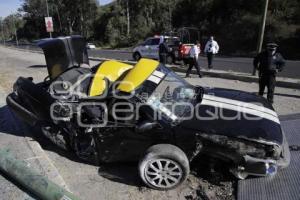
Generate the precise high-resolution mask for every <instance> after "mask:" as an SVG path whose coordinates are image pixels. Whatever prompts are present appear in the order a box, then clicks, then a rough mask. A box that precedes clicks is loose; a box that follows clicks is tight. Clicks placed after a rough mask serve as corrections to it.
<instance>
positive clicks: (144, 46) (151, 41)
mask: <svg viewBox="0 0 300 200" xmlns="http://www.w3.org/2000/svg"><path fill="white" fill-rule="evenodd" d="M159 38H160V36H154V37H150V38H147V39H146V40H145V41H144V42H143V43H141V44H139V45H137V46H136V47H135V48H134V49H133V54H132V57H133V59H134V60H136V61H138V60H140V59H141V58H151V59H157V60H158V58H159V55H158V51H159ZM164 40H165V42H166V43H167V44H168V47H169V49H170V52H169V54H168V56H167V63H168V64H172V63H174V62H176V60H178V58H179V45H180V40H179V38H178V37H171V36H164Z"/></svg>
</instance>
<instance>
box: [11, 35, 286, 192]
mask: <svg viewBox="0 0 300 200" xmlns="http://www.w3.org/2000/svg"><path fill="white" fill-rule="evenodd" d="M70 39H71V40H72V37H71V38H67V41H68V40H70ZM76 39H78V38H76ZM61 40H63V39H62V38H61V39H59V40H56V42H58V46H60V45H61V44H60V43H61ZM53 42H55V41H52V42H50V43H48V44H51V45H50V46H52V45H53ZM52 47H53V46H52ZM44 48H46V49H47V45H46V46H44ZM68 48H69V47H68ZM65 51H66V52H67V54H72V51H71V52H68V50H67V49H65ZM74 51H75V52H76V50H74V49H73V52H74ZM80 52H81V53H80ZM80 52H79V53H78V52H77V53H76V54H74V55H77V56H82V55H84V54H82V52H84V51H82V50H81V51H80ZM47 55H52V54H45V56H46V60H47V59H48V60H51V59H53V57H51V56H50V58H47ZM79 60H80V59H79ZM58 62H59V61H58ZM52 63H55V60H54V61H53V62H52ZM70 63H76V64H75V65H74V66H71V65H69V64H66V65H64V66H63V67H61V68H60V69H64V71H63V72H61V71H60V72H59V73H52V71H51V70H49V75H50V80H45V81H44V82H42V83H38V84H36V83H34V82H33V81H32V80H31V79H28V78H22V77H20V78H19V79H18V80H17V82H16V83H15V85H14V92H13V93H12V94H10V95H9V96H8V97H7V103H8V105H9V106H10V107H11V109H12V110H13V111H14V112H15V113H16V114H17V115H18V116H20V117H21V118H22V119H24V120H25V121H27V122H28V123H30V124H31V125H34V124H39V125H40V126H41V129H42V131H43V133H44V134H45V135H46V136H47V137H48V138H49V139H50V140H51V141H53V142H54V143H56V144H57V145H58V146H61V147H63V148H64V149H71V150H73V151H75V152H76V154H77V155H78V156H79V157H80V158H82V159H85V160H89V161H91V162H93V163H100V162H115V161H137V160H139V159H141V157H143V155H144V153H145V152H147V149H149V148H150V149H151V147H153V146H155V145H159V144H167V145H173V146H174V147H176V148H178V149H180V150H178V153H180V152H181V151H182V154H184V157H186V158H187V159H188V161H189V162H191V161H192V160H193V159H194V158H195V157H196V156H201V155H203V154H206V155H209V156H211V157H215V158H218V159H220V160H224V161H226V162H227V163H228V167H229V168H230V169H231V171H232V173H233V174H234V175H236V176H237V177H238V178H245V177H247V176H248V175H256V176H265V175H274V174H276V173H277V168H284V167H287V166H288V164H289V149H288V144H287V143H286V141H285V137H284V133H283V132H282V130H281V126H280V122H279V120H278V116H277V114H276V112H275V111H274V109H273V107H272V106H271V105H270V104H269V103H268V102H266V101H265V100H264V99H262V98H261V97H257V96H255V95H253V94H249V93H245V92H241V91H234V90H227V89H218V88H202V87H200V86H193V85H190V84H189V83H187V82H186V81H185V80H184V79H182V78H181V77H179V76H178V75H177V74H176V73H174V72H172V71H171V70H170V69H168V68H167V67H166V66H164V65H163V64H160V63H159V62H157V61H154V60H149V59H141V60H140V61H139V62H138V63H137V64H136V65H135V66H130V65H127V64H124V63H120V62H116V61H107V62H104V63H102V64H100V65H97V66H95V67H93V68H91V69H87V68H82V67H80V62H75V61H74V62H73V61H72V62H70ZM47 64H48V62H47ZM49 66H50V68H51V66H53V65H49ZM54 75H55V76H56V77H54ZM82 77H84V78H82ZM85 77H87V78H85ZM70 88H72V89H74V91H76V92H74V91H73V90H70ZM78 88H79V89H78ZM77 90H79V92H78V91H77ZM157 148H158V147H157ZM159 148H161V147H159ZM165 152H168V151H165ZM157 153H158V154H159V153H161V152H157ZM173 157H174V155H173ZM179 160H180V159H179ZM166 162H168V160H167V161H166ZM172 163H176V162H173V161H172ZM187 171H188V170H187ZM150 173H153V172H150ZM176 173H177V172H176ZM178 173H179V172H178ZM180 177H181V176H180ZM179 182H180V181H179ZM157 187H158V186H157ZM157 187H155V188H157Z"/></svg>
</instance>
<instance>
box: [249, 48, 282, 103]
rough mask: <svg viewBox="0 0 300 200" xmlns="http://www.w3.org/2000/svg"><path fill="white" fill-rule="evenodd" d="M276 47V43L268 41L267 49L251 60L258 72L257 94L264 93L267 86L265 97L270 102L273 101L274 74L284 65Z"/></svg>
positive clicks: (261, 94)
mask: <svg viewBox="0 0 300 200" xmlns="http://www.w3.org/2000/svg"><path fill="white" fill-rule="evenodd" d="M277 47H278V45H277V44H276V43H268V44H267V50H266V51H263V52H261V53H259V54H258V55H257V56H256V57H255V58H254V60H253V65H254V67H255V68H256V69H257V70H258V72H259V95H260V96H263V95H264V91H265V87H266V86H267V88H268V95H267V99H268V101H269V102H270V103H273V96H274V90H275V84H276V75H277V73H278V72H281V71H282V70H283V67H284V66H285V60H284V59H283V57H282V55H281V54H280V53H278V52H277Z"/></svg>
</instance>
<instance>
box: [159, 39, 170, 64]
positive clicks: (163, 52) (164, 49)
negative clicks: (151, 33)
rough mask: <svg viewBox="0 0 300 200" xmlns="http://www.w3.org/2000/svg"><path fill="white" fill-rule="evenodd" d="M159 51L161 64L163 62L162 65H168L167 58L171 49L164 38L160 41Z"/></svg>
mask: <svg viewBox="0 0 300 200" xmlns="http://www.w3.org/2000/svg"><path fill="white" fill-rule="evenodd" d="M158 48H159V51H158V54H159V62H161V63H162V64H164V65H165V64H166V63H167V56H168V53H169V47H168V45H167V43H166V41H165V39H164V38H163V37H161V38H160V41H159V47H158Z"/></svg>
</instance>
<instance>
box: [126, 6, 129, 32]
mask: <svg viewBox="0 0 300 200" xmlns="http://www.w3.org/2000/svg"><path fill="white" fill-rule="evenodd" d="M128 1H129V0H127V1H126V15H127V37H129V34H130V13H129V3H128Z"/></svg>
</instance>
